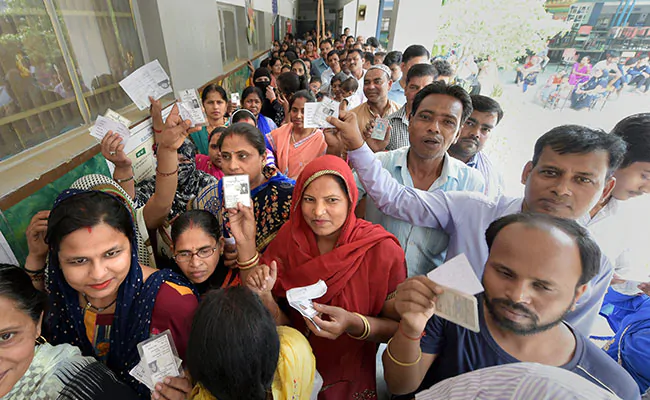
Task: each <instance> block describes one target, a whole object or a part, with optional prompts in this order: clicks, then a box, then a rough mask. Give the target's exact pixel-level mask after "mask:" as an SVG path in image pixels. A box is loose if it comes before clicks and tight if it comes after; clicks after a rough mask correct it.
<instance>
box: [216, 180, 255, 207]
mask: <svg viewBox="0 0 650 400" xmlns="http://www.w3.org/2000/svg"><path fill="white" fill-rule="evenodd" d="M221 181H222V182H223V198H224V205H225V207H226V208H237V203H242V204H243V205H245V206H247V207H250V206H251V189H250V183H249V181H248V175H230V176H224V177H223V178H221Z"/></svg>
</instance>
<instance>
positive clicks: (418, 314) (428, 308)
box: [395, 276, 443, 337]
mask: <svg viewBox="0 0 650 400" xmlns="http://www.w3.org/2000/svg"><path fill="white" fill-rule="evenodd" d="M442 292H443V290H442V288H441V287H440V286H438V285H436V284H435V283H434V282H433V281H431V280H430V279H429V278H427V277H426V276H415V277H412V278H408V279H407V280H405V281H404V282H402V283H401V284H400V285H399V286H397V294H396V295H395V310H396V311H397V313H398V314H399V316H400V317H401V322H400V324H402V328H403V329H404V330H405V333H406V334H407V335H409V336H412V337H417V336H419V335H420V334H421V333H422V332H423V331H424V328H425V327H426V325H427V322H428V321H429V319H431V317H432V316H433V313H434V312H435V310H436V296H438V295H439V294H442Z"/></svg>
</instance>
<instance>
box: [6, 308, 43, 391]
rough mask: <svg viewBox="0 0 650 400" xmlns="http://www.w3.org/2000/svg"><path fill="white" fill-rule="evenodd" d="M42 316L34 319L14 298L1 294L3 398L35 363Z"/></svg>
mask: <svg viewBox="0 0 650 400" xmlns="http://www.w3.org/2000/svg"><path fill="white" fill-rule="evenodd" d="M42 319H43V316H42V315H41V319H40V320H39V321H38V323H34V321H33V320H32V319H31V317H30V316H29V315H28V314H27V313H25V312H24V311H23V310H21V309H20V308H18V307H17V304H16V302H15V301H13V300H11V299H9V298H7V297H0V398H1V397H3V396H5V395H6V394H7V393H9V391H10V390H11V389H13V387H14V385H15V384H16V383H17V382H18V381H19V380H20V378H22V377H23V375H25V372H27V369H28V368H29V366H30V364H31V363H32V360H33V358H34V343H35V341H36V338H38V337H39V336H41V321H42Z"/></svg>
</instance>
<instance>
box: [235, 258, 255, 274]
mask: <svg viewBox="0 0 650 400" xmlns="http://www.w3.org/2000/svg"><path fill="white" fill-rule="evenodd" d="M259 264H260V260H259V259H257V260H255V262H254V263H252V264H251V265H249V266H247V267H238V268H239V270H240V271H248V270H249V269H253V268H255V267H257V266H258V265H259Z"/></svg>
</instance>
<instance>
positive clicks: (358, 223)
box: [229, 156, 406, 400]
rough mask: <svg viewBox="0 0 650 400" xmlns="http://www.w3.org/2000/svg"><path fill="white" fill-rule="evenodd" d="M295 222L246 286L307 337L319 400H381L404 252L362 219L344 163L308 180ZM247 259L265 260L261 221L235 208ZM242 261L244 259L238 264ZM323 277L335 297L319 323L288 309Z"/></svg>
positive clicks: (313, 167) (305, 176) (311, 173)
mask: <svg viewBox="0 0 650 400" xmlns="http://www.w3.org/2000/svg"><path fill="white" fill-rule="evenodd" d="M294 194H295V195H294V197H293V200H292V204H291V217H290V218H289V221H288V222H287V223H285V225H284V226H283V227H282V228H281V229H280V231H279V232H278V235H277V237H276V238H275V239H274V240H273V242H271V244H270V245H269V247H268V248H267V249H266V251H265V252H264V254H263V255H262V256H261V261H260V265H259V266H257V267H256V270H255V271H254V272H252V273H251V274H250V276H249V278H248V280H247V281H246V284H247V286H249V287H250V288H251V289H253V290H254V291H256V292H257V293H258V294H259V295H260V297H261V298H262V300H263V301H264V303H265V305H266V306H267V307H268V308H269V310H270V311H271V313H272V314H273V315H274V317H275V319H276V322H277V323H278V324H280V325H291V326H293V327H294V328H296V329H298V330H299V331H302V332H304V333H305V335H306V336H307V338H308V339H309V343H310V344H311V346H312V349H313V351H314V355H315V356H316V368H317V370H318V371H319V372H320V374H321V375H322V377H323V381H324V382H323V389H322V390H321V392H320V394H319V399H325V400H330V399H336V400H342V399H355V400H356V399H374V398H376V396H377V395H376V388H375V355H376V352H377V343H379V342H385V341H386V340H388V339H389V338H390V335H391V334H392V333H394V332H395V331H396V330H397V322H395V320H393V319H389V318H387V317H393V318H395V313H394V305H393V303H394V301H393V300H388V299H389V297H390V296H389V295H390V294H391V293H393V292H394V291H395V289H396V288H397V285H398V284H399V283H400V282H402V281H403V280H404V279H405V278H406V265H405V261H404V252H403V251H402V249H401V247H400V246H399V242H398V241H397V239H396V238H395V237H394V236H393V235H391V234H390V233H388V232H386V231H385V230H384V229H383V228H382V227H381V226H379V225H374V224H371V223H369V222H367V221H364V220H361V219H357V218H356V217H355V215H354V205H355V204H356V203H357V197H358V192H357V189H356V185H355V181H354V177H353V175H352V171H350V168H349V167H348V165H347V164H346V163H345V161H343V160H342V159H340V158H338V157H334V156H323V157H319V158H317V159H315V160H314V161H312V162H311V163H309V164H308V165H307V166H306V167H305V169H304V171H303V172H302V173H301V174H300V176H299V178H298V181H297V184H296V187H295V189H294ZM229 212H230V213H231V217H230V218H231V219H230V221H231V225H236V228H235V227H234V226H233V229H232V231H233V235H234V236H235V239H236V241H237V246H238V251H239V257H240V260H244V261H243V262H242V264H246V260H254V259H255V257H256V256H257V253H256V251H255V242H254V240H249V239H248V238H254V237H255V235H254V227H255V224H254V219H253V216H252V212H251V211H250V209H248V208H245V207H243V206H242V205H239V208H238V209H237V210H229ZM238 262H239V261H238ZM319 279H322V280H323V281H325V283H326V284H327V293H326V294H325V295H324V296H323V297H321V298H318V299H316V300H315V301H314V308H315V309H316V311H318V313H319V315H318V316H316V317H314V322H315V323H316V324H317V325H318V326H319V327H320V329H321V330H320V331H319V330H318V329H317V328H316V327H315V326H314V325H313V323H311V322H308V321H307V320H306V319H304V318H303V317H302V316H301V314H300V313H298V312H297V311H296V310H294V309H293V308H290V307H288V305H287V301H286V292H287V290H289V289H291V288H296V287H302V286H308V285H312V284H314V283H316V282H317V281H318V280H319Z"/></svg>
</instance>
